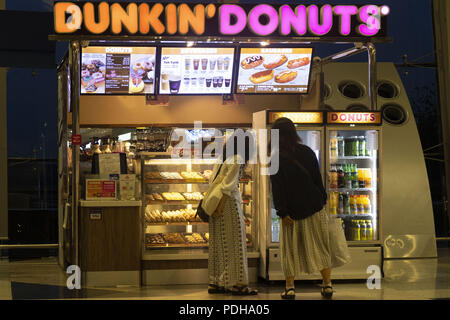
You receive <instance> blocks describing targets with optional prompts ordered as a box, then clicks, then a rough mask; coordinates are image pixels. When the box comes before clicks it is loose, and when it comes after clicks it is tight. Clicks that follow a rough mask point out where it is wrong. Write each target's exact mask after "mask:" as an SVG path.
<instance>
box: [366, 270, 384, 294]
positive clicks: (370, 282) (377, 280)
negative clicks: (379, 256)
mask: <svg viewBox="0 0 450 320" xmlns="http://www.w3.org/2000/svg"><path fill="white" fill-rule="evenodd" d="M366 273H367V274H370V276H369V278H367V288H368V289H369V290H374V289H377V290H380V289H381V269H380V267H379V266H377V265H370V266H369V267H368V268H367V270H366Z"/></svg>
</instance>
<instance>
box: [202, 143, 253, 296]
mask: <svg viewBox="0 0 450 320" xmlns="http://www.w3.org/2000/svg"><path fill="white" fill-rule="evenodd" d="M244 141H245V148H243V149H241V148H238V145H237V142H238V139H237V137H236V136H235V135H232V136H231V137H230V138H229V139H228V140H227V142H226V144H227V145H230V144H231V145H232V146H233V147H234V148H233V150H231V151H232V152H231V153H228V154H227V151H226V149H227V147H226V146H225V147H224V150H223V158H222V159H221V161H220V162H223V164H222V165H220V164H216V165H215V166H214V170H213V174H212V175H211V182H210V183H214V185H217V184H218V185H219V188H220V190H221V193H222V198H221V200H220V202H219V204H218V206H217V209H216V211H215V212H214V213H213V215H212V216H211V217H210V219H209V257H208V272H209V286H208V292H209V293H211V294H214V293H231V294H233V295H256V294H257V293H258V292H257V290H254V289H251V288H249V287H248V284H249V280H248V262H247V242H246V234H245V223H244V216H243V213H242V199H241V194H240V192H239V180H240V178H241V176H242V172H243V169H244V167H245V164H246V163H247V162H248V160H249V158H250V157H251V156H250V151H251V150H250V148H249V142H250V141H249V138H248V137H247V138H246V139H245V140H244ZM241 150H242V151H243V152H244V154H241V153H242V151H241ZM216 175H217V177H216Z"/></svg>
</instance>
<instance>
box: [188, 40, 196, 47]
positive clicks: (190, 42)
mask: <svg viewBox="0 0 450 320" xmlns="http://www.w3.org/2000/svg"><path fill="white" fill-rule="evenodd" d="M194 44H195V42H194V41H188V42H187V43H186V46H187V47H192V46H194Z"/></svg>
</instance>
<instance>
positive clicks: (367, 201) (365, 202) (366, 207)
mask: <svg viewBox="0 0 450 320" xmlns="http://www.w3.org/2000/svg"><path fill="white" fill-rule="evenodd" d="M363 207H364V213H365V214H370V213H371V211H372V210H371V209H370V199H369V196H368V195H365V196H364V198H363Z"/></svg>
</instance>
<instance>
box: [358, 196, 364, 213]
mask: <svg viewBox="0 0 450 320" xmlns="http://www.w3.org/2000/svg"><path fill="white" fill-rule="evenodd" d="M356 205H357V206H358V213H359V214H364V205H363V196H362V195H357V196H356Z"/></svg>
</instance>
